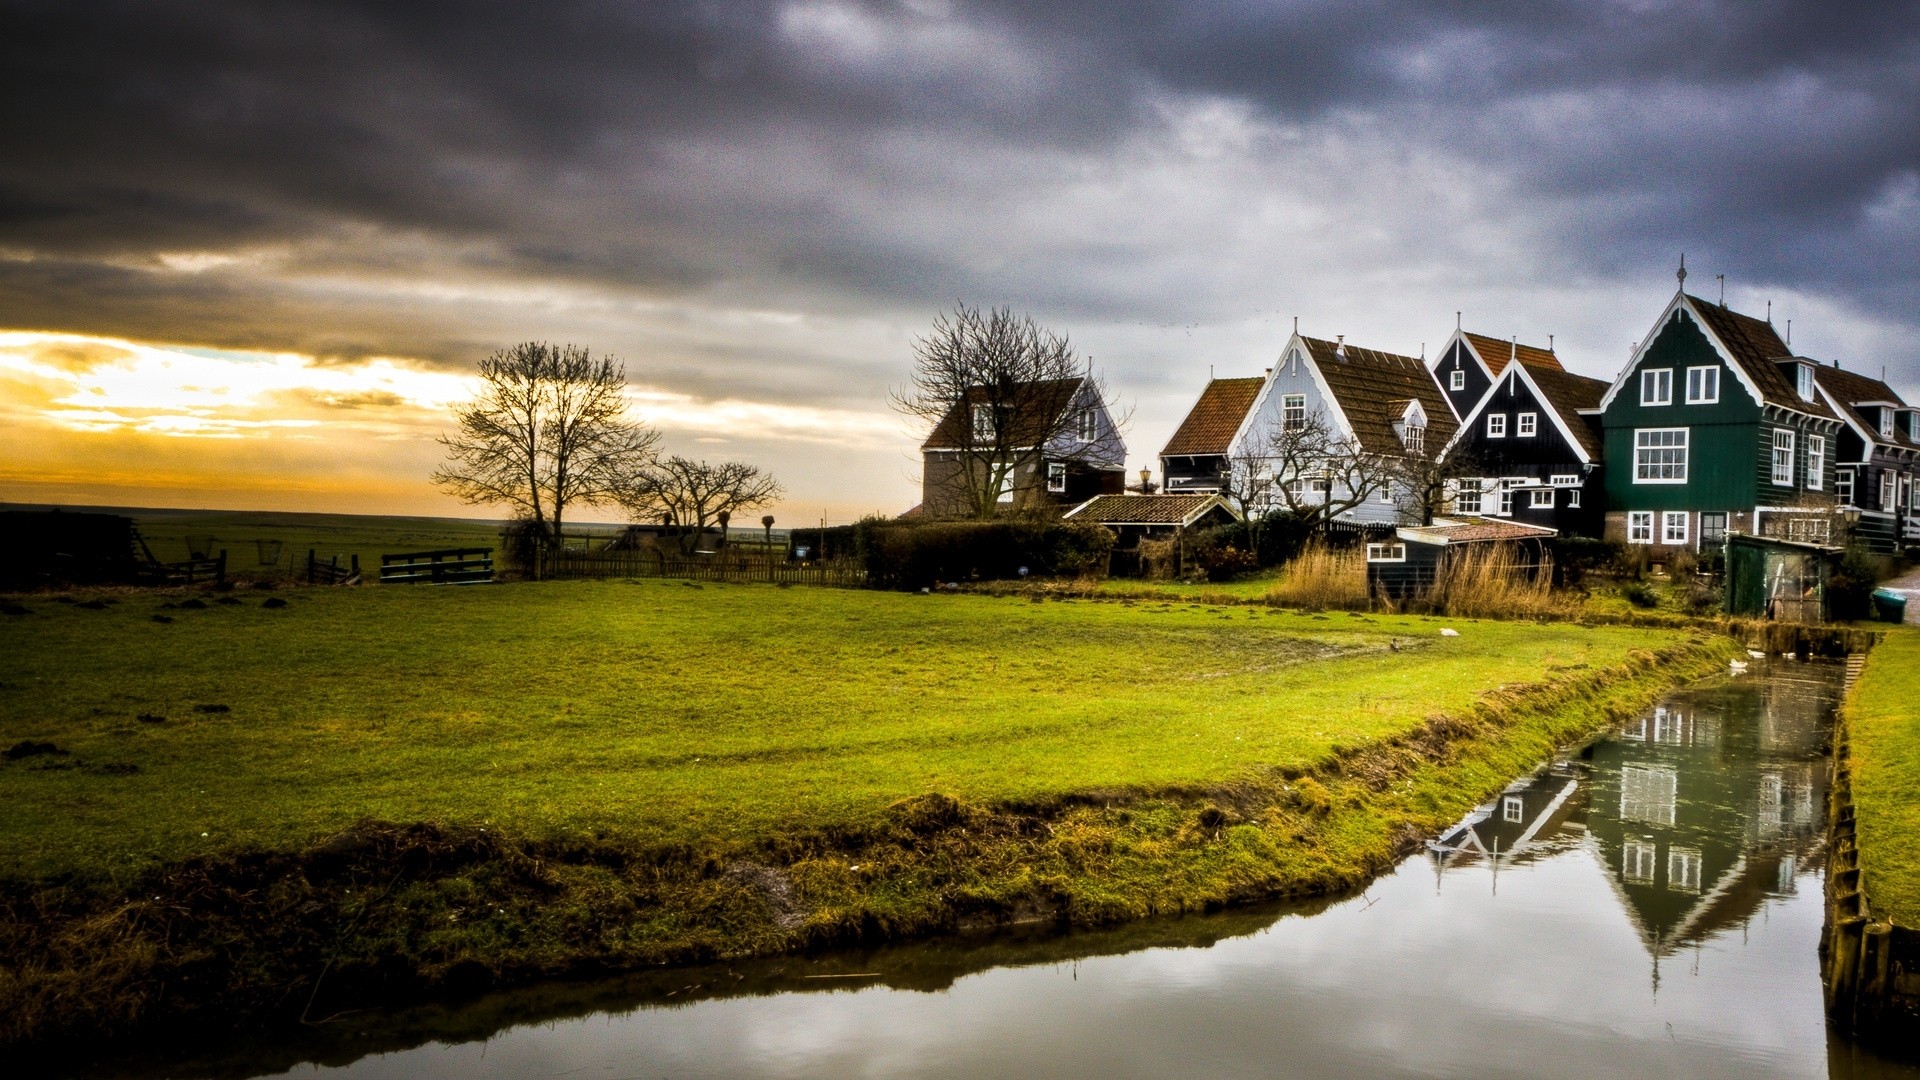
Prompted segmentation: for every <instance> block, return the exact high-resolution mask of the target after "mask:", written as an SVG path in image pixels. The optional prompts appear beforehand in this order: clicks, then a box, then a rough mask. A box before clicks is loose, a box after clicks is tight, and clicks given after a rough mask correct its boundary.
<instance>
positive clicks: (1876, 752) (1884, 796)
mask: <svg viewBox="0 0 1920 1080" xmlns="http://www.w3.org/2000/svg"><path fill="white" fill-rule="evenodd" d="M1916 672H1920V631H1915V630H1894V631H1889V632H1888V633H1887V636H1886V638H1885V640H1883V641H1882V642H1881V643H1880V644H1879V645H1878V646H1876V647H1875V648H1874V650H1873V651H1872V652H1871V653H1869V654H1867V667H1866V670H1865V672H1864V673H1863V674H1862V675H1861V677H1860V681H1859V682H1858V683H1857V684H1855V686H1854V689H1853V693H1852V694H1851V695H1850V696H1849V697H1848V700H1847V705H1846V709H1847V727H1848V733H1849V739H1850V750H1851V759H1852V763H1853V807H1854V821H1855V829H1856V830H1857V837H1858V842H1859V850H1860V871H1861V875H1860V876H1861V882H1862V888H1863V890H1864V891H1865V892H1866V894H1867V899H1868V901H1869V902H1870V903H1871V904H1872V905H1873V913H1874V914H1875V915H1876V916H1877V917H1880V918H1885V919H1892V920H1893V921H1895V922H1897V923H1899V924H1900V925H1902V926H1910V927H1920V701H1916V699H1915V697H1914V692H1913V677H1914V674H1915V673H1916Z"/></svg>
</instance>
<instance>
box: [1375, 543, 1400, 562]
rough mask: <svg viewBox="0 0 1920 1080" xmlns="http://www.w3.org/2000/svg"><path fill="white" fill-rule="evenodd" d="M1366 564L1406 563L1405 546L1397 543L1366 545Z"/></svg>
mask: <svg viewBox="0 0 1920 1080" xmlns="http://www.w3.org/2000/svg"><path fill="white" fill-rule="evenodd" d="M1367 561H1368V562H1406V561H1407V545H1405V544H1402V543H1400V542H1398V541H1393V542H1390V543H1385V544H1368V545H1367Z"/></svg>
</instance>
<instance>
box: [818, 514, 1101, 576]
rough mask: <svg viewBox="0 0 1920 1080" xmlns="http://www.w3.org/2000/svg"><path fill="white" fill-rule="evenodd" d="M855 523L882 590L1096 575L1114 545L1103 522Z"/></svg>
mask: <svg viewBox="0 0 1920 1080" xmlns="http://www.w3.org/2000/svg"><path fill="white" fill-rule="evenodd" d="M855 529H856V534H857V536H858V541H859V542H858V545H857V547H858V554H859V557H860V559H861V560H862V562H863V563H864V564H865V566H866V570H867V583H868V584H869V585H872V586H874V587H876V588H883V589H889V588H890V589H919V588H925V587H927V586H930V585H933V584H934V583H935V582H945V581H991V580H1004V579H1008V578H1019V577H1022V576H1027V577H1055V578H1078V577H1087V576H1094V577H1099V576H1104V575H1105V574H1106V571H1107V559H1108V556H1109V555H1110V554H1111V553H1112V551H1113V534H1112V533H1110V532H1108V531H1107V530H1106V528H1104V527H1103V526H1100V525H1094V524H1090V523H1081V522H1070V521H1037V520H1036V521H1029V520H1018V519H1015V520H1007V521H922V522H913V521H898V520H888V519H868V520H866V521H862V522H860V523H859V525H857V526H856V527H855ZM1023 567H1024V568H1025V569H1026V571H1027V573H1026V574H1025V575H1022V574H1021V573H1020V571H1021V569H1022V568H1023Z"/></svg>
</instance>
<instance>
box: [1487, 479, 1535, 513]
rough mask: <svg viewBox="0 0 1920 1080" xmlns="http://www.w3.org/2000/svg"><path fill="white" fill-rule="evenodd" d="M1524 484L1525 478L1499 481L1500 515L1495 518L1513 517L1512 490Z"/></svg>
mask: <svg viewBox="0 0 1920 1080" xmlns="http://www.w3.org/2000/svg"><path fill="white" fill-rule="evenodd" d="M1526 482H1527V480H1526V478H1525V477H1514V478H1510V479H1505V480H1501V481H1500V513H1499V514H1497V515H1495V516H1497V517H1512V516H1513V489H1514V488H1517V487H1519V486H1520V485H1521V484H1524V483H1526Z"/></svg>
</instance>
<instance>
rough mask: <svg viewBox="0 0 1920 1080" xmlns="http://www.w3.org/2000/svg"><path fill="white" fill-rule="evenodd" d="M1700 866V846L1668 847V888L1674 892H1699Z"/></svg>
mask: <svg viewBox="0 0 1920 1080" xmlns="http://www.w3.org/2000/svg"><path fill="white" fill-rule="evenodd" d="M1700 866H1701V858H1700V849H1699V848H1683V847H1675V848H1668V849H1667V888H1668V889H1669V890H1671V891H1673V892H1683V893H1697V892H1699V891H1700Z"/></svg>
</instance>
